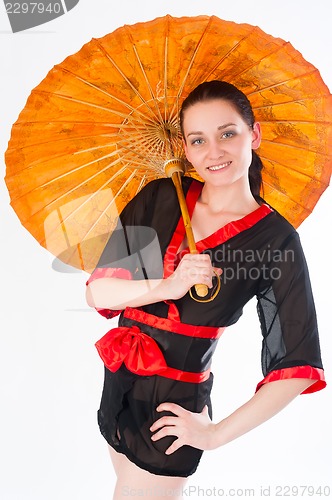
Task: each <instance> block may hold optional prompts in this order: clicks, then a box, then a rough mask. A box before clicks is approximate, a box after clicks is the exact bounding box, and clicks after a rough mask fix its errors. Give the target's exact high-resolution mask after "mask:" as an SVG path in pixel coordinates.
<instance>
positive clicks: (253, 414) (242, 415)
mask: <svg viewBox="0 0 332 500" xmlns="http://www.w3.org/2000/svg"><path fill="white" fill-rule="evenodd" d="M314 382H315V381H314V380H310V379H299V378H293V379H287V380H278V381H275V382H270V383H267V384H265V385H263V386H262V387H261V388H260V389H259V391H257V392H256V393H255V395H254V396H253V397H252V398H251V399H250V400H249V401H247V402H246V403H245V404H244V405H242V406H241V407H240V408H238V409H237V410H235V411H234V412H233V413H232V414H231V415H229V416H228V417H226V418H224V419H223V420H221V421H220V422H218V423H216V424H213V423H212V422H211V420H210V419H209V416H208V414H207V408H206V407H205V408H204V409H203V411H202V413H192V412H190V411H188V410H185V409H184V408H182V407H181V406H179V405H176V404H174V403H162V404H161V405H159V407H158V408H157V410H158V411H170V412H172V413H174V415H175V416H166V417H161V418H160V419H159V420H157V421H156V422H155V423H154V424H153V425H152V426H151V431H152V432H155V434H153V435H152V437H151V439H152V440H153V441H157V440H158V439H161V438H162V437H164V436H177V438H178V439H176V440H175V441H174V443H173V444H172V445H171V446H170V447H169V448H168V450H167V451H166V454H171V453H173V452H174V451H176V450H177V449H178V448H180V447H181V446H184V445H190V446H193V447H195V448H198V449H200V450H209V449H214V448H218V447H219V446H223V445H224V444H227V443H229V442H230V441H233V440H234V439H236V438H238V437H239V436H242V435H243V434H245V433H246V432H248V431H250V430H252V429H254V428H255V427H257V426H259V425H260V424H262V423H263V422H265V421H267V420H269V419H270V418H271V417H273V416H274V415H276V414H277V413H278V412H279V411H281V410H282V409H283V408H284V407H285V406H286V405H288V403H290V402H291V401H292V400H293V399H294V398H295V397H296V396H298V395H299V394H301V392H303V391H304V390H305V389H306V388H307V387H309V386H310V385H311V384H313V383H314ZM158 429H159V430H158ZM156 431H157V432H156Z"/></svg>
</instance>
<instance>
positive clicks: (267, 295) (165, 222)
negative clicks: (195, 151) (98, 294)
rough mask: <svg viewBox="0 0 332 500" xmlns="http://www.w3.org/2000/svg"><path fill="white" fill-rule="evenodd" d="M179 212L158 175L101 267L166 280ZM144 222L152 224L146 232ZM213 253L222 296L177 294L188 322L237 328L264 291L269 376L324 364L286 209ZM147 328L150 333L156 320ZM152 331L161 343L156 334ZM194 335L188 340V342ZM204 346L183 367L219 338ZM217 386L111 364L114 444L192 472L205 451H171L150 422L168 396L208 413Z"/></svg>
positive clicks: (261, 306) (108, 398) (106, 414)
mask: <svg viewBox="0 0 332 500" xmlns="http://www.w3.org/2000/svg"><path fill="white" fill-rule="evenodd" d="M192 182H197V181H194V180H193V179H190V178H186V177H185V178H184V179H183V186H184V191H185V193H186V192H187V191H188V189H189V186H190V184H191V183H192ZM179 217H180V210H179V207H178V201H177V198H176V193H175V189H174V187H173V185H172V182H171V180H169V179H162V180H157V181H153V182H151V183H150V184H148V185H147V186H146V187H145V188H144V189H143V190H142V191H141V192H140V193H139V194H138V195H137V197H136V198H134V200H132V201H131V202H130V203H129V204H128V206H127V207H126V208H125V210H124V211H123V213H122V214H121V217H120V222H119V226H118V229H117V231H116V232H115V233H114V234H113V235H112V236H111V238H110V240H109V242H108V243H107V245H106V247H105V250H104V252H103V255H102V256H101V259H100V262H99V264H98V267H125V268H126V269H128V270H130V272H131V273H132V276H133V278H134V279H142V276H143V277H149V278H161V277H162V275H163V268H162V257H164V255H165V252H166V250H167V246H168V245H169V243H170V241H171V238H172V236H173V233H174V231H175V228H176V226H177V223H178V220H179ZM142 227H147V228H148V230H147V231H146V232H144V231H143V230H142V229H141V228H142ZM205 252H207V253H209V254H210V256H211V259H212V263H213V265H214V266H216V267H221V268H222V269H223V274H222V278H221V290H220V293H219V294H218V295H217V297H216V298H215V299H214V300H213V301H211V302H208V303H202V304H200V303H197V302H194V301H193V300H192V299H191V298H190V297H189V294H186V295H185V296H184V297H182V298H181V299H180V300H177V301H175V305H176V307H177V309H178V311H179V314H180V318H181V322H183V323H187V324H191V325H204V326H213V327H225V326H229V325H232V324H234V323H235V322H236V321H238V319H239V318H240V316H241V315H242V310H243V307H244V305H245V304H246V303H247V302H248V301H249V300H250V299H252V298H253V297H257V309H258V314H259V319H260V324H261V330H262V336H263V345H262V371H263V374H264V376H265V375H267V374H268V373H269V372H270V371H272V370H276V369H281V368H289V367H293V366H301V365H310V366H313V367H316V368H322V361H321V356H320V348H319V340H318V332H317V321H316V313H315V306H314V302H313V298H312V293H311V287H310V280H309V274H308V269H307V266H306V262H305V258H304V255H303V251H302V248H301V244H300V240H299V237H298V234H297V232H296V231H295V229H294V228H293V227H292V226H291V225H290V224H289V223H288V222H287V221H286V220H285V219H284V218H283V217H282V216H281V215H280V214H278V213H277V212H276V211H273V212H271V213H270V214H269V215H267V216H265V217H264V218H262V219H261V220H260V221H258V222H256V223H255V224H254V225H253V226H252V227H249V228H247V229H245V230H243V231H242V232H240V233H239V234H237V235H236V236H233V237H230V238H228V239H227V240H226V241H224V242H223V243H220V242H219V243H217V244H216V246H214V247H213V248H208V249H206V250H205ZM141 309H142V310H143V311H145V312H147V313H150V314H153V315H155V316H159V317H162V318H166V317H167V314H168V304H166V303H165V302H160V303H155V304H150V305H146V306H143V307H142V308H141ZM122 321H123V318H122V317H121V319H120V323H121V322H122ZM140 327H141V330H142V331H144V332H145V333H148V334H150V335H151V334H152V332H151V328H150V327H149V328H148V327H144V325H140ZM153 336H154V337H155V338H156V340H157V341H158V332H155V334H153ZM159 340H160V346H161V348H164V349H165V345H163V342H162V341H161V339H159ZM189 340H190V339H189ZM186 342H188V339H184V343H186ZM189 344H190V342H189ZM189 344H188V345H189ZM203 344H204V342H201V343H200V348H199V349H195V348H194V343H192V342H191V345H192V350H190V349H188V348H187V347H186V354H185V356H186V358H187V359H189V358H190V362H189V361H187V364H186V365H185V369H188V370H189V368H190V367H194V366H196V367H197V366H201V364H202V359H203V358H204V355H207V356H208V358H209V359H208V363H209V362H210V357H209V356H210V354H212V352H213V350H214V348H215V345H214V344H215V341H213V342H211V341H207V342H206V343H205V344H204V345H203ZM212 344H213V349H212V348H211V345H212ZM202 346H203V350H202V349H201V347H202ZM204 349H205V352H204ZM180 354H181V352H180ZM174 356H175V358H177V359H176V360H175V361H174V360H173V362H174V363H175V366H176V367H178V362H179V352H178V353H177V354H175V355H174ZM170 360H171V356H170ZM170 362H172V361H170ZM238 368H239V369H240V367H238ZM211 387H212V378H211V379H210V380H208V381H207V382H204V383H200V384H191V383H185V382H176V381H172V380H169V379H166V378H163V377H159V376H153V377H136V376H134V375H132V374H130V373H128V372H127V371H126V369H124V368H121V370H119V371H118V372H117V373H115V374H111V373H110V372H108V370H106V374H105V386H104V390H103V395H102V402H101V407H100V411H99V413H98V420H99V425H100V428H101V432H102V434H103V435H104V437H105V438H106V440H107V441H108V442H109V443H110V444H111V445H112V446H113V447H114V448H116V449H117V450H118V451H121V452H123V453H125V454H126V455H127V456H128V457H129V458H130V459H131V460H132V461H133V462H135V463H136V464H137V465H139V466H140V467H142V468H144V469H146V470H149V471H150V472H153V473H155V474H162V475H176V476H188V475H190V474H192V473H193V472H194V470H195V469H196V467H197V464H198V462H199V459H200V456H201V452H200V451H199V450H194V449H193V448H190V447H185V448H183V449H181V450H179V451H177V452H175V453H174V454H173V455H171V456H166V455H165V454H164V450H165V449H166V448H167V446H168V444H169V442H170V441H171V440H172V439H166V438H165V439H163V440H161V441H160V442H156V443H153V442H152V441H151V439H150V436H151V433H150V431H149V427H150V425H151V424H152V422H153V421H154V420H155V419H156V418H157V417H158V416H159V415H158V414H156V412H155V408H156V407H157V406H158V404H159V403H161V402H163V401H172V402H177V403H179V404H180V405H182V406H184V407H185V408H188V409H189V410H191V411H201V410H202V408H203V407H204V405H205V404H208V405H209V406H210V391H211ZM117 428H118V429H119V432H120V436H121V439H120V440H119V439H118V437H117V432H116V429H117Z"/></svg>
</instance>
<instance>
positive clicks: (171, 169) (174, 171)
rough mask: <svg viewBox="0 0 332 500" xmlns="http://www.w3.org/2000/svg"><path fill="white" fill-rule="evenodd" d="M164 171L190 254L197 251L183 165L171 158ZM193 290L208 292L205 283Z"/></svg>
mask: <svg viewBox="0 0 332 500" xmlns="http://www.w3.org/2000/svg"><path fill="white" fill-rule="evenodd" d="M165 172H166V175H167V176H168V177H171V179H172V181H173V184H174V186H175V189H176V194H177V197H178V200H179V205H180V210H181V214H182V218H183V223H184V227H185V230H186V236H187V240H188V247H189V251H190V253H191V254H194V253H198V252H197V248H196V243H195V238H194V233H193V230H192V227H191V221H190V217H189V212H188V207H187V203H186V199H185V196H184V193H183V189H182V183H181V175H183V173H184V165H183V162H182V160H180V159H172V160H169V161H168V162H166V164H165ZM195 291H196V294H197V295H198V297H206V296H207V294H208V293H209V289H208V287H207V286H206V285H202V284H197V285H195Z"/></svg>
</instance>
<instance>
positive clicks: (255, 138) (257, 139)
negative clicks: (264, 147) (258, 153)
mask: <svg viewBox="0 0 332 500" xmlns="http://www.w3.org/2000/svg"><path fill="white" fill-rule="evenodd" d="M261 140H262V131H261V125H260V123H258V122H255V123H254V126H253V128H252V144H251V148H252V149H258V148H259V146H260V144H261Z"/></svg>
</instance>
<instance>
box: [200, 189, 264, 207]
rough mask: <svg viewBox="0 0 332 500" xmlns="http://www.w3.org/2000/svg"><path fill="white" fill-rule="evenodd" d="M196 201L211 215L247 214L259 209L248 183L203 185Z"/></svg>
mask: <svg viewBox="0 0 332 500" xmlns="http://www.w3.org/2000/svg"><path fill="white" fill-rule="evenodd" d="M198 201H199V203H202V204H203V205H206V206H207V208H209V210H210V211H211V212H212V213H220V212H228V213H230V212H231V213H234V214H247V213H250V212H252V211H253V210H255V209H256V208H258V207H259V204H258V203H257V201H256V200H255V198H254V196H253V194H252V193H251V191H250V187H249V182H247V183H243V182H234V183H233V184H232V185H228V186H218V187H217V186H213V185H211V184H207V183H205V184H204V186H203V189H202V192H201V195H200V197H199V200H198Z"/></svg>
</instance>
